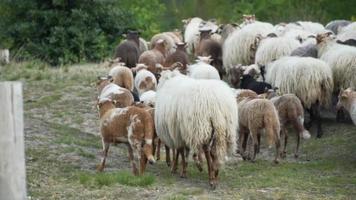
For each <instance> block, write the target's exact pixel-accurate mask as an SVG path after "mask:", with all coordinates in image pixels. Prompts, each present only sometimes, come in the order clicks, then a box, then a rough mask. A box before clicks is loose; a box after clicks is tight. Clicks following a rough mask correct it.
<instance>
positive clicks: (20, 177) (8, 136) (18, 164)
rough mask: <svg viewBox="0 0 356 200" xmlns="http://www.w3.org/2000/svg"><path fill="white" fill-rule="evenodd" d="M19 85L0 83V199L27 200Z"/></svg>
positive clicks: (17, 83)
mask: <svg viewBox="0 0 356 200" xmlns="http://www.w3.org/2000/svg"><path fill="white" fill-rule="evenodd" d="M26 198H27V195H26V170H25V148H24V122H23V99H22V84H21V83H20V82H0V199H4V200H13V199H14V200H17V199H21V200H23V199H26Z"/></svg>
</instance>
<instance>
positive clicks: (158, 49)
mask: <svg viewBox="0 0 356 200" xmlns="http://www.w3.org/2000/svg"><path fill="white" fill-rule="evenodd" d="M166 44H167V43H166V42H165V41H164V40H161V39H160V40H158V41H157V42H156V45H155V46H154V48H153V49H152V50H149V51H146V52H144V53H143V54H142V55H141V56H140V58H139V59H138V62H139V63H143V64H145V65H147V67H148V70H149V71H151V72H152V73H154V74H155V73H157V68H156V65H157V64H160V65H163V64H164V62H165V58H166V49H165V46H166Z"/></svg>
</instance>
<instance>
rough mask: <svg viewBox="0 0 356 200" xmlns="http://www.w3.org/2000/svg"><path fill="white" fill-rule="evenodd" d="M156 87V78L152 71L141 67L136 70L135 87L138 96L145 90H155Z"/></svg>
mask: <svg viewBox="0 0 356 200" xmlns="http://www.w3.org/2000/svg"><path fill="white" fill-rule="evenodd" d="M156 87H157V79H156V77H155V75H154V74H153V73H152V72H150V71H148V70H146V69H141V70H139V71H138V72H137V74H136V76H135V88H136V89H137V91H138V94H139V96H141V94H142V93H144V92H146V91H149V90H156Z"/></svg>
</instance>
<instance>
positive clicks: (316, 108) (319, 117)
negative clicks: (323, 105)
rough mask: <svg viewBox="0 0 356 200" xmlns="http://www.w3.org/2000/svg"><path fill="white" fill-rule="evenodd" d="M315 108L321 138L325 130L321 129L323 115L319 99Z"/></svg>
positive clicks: (318, 133)
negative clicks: (321, 114)
mask: <svg viewBox="0 0 356 200" xmlns="http://www.w3.org/2000/svg"><path fill="white" fill-rule="evenodd" d="M313 107H314V110H315V115H316V116H315V117H316V121H317V125H318V129H317V135H316V137H317V138H321V136H322V135H323V130H322V129H321V116H320V103H319V101H317V102H316V104H315V105H314V106H313Z"/></svg>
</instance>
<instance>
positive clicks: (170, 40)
mask: <svg viewBox="0 0 356 200" xmlns="http://www.w3.org/2000/svg"><path fill="white" fill-rule="evenodd" d="M161 40H163V41H165V47H164V48H165V51H164V54H165V56H167V55H170V54H172V53H174V48H175V47H176V46H175V44H176V43H180V42H182V41H181V40H180V39H179V37H178V36H177V35H175V34H174V33H173V32H164V33H158V34H156V35H154V36H153V37H152V38H151V42H150V45H151V49H154V48H155V46H156V45H157V42H158V41H161Z"/></svg>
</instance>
